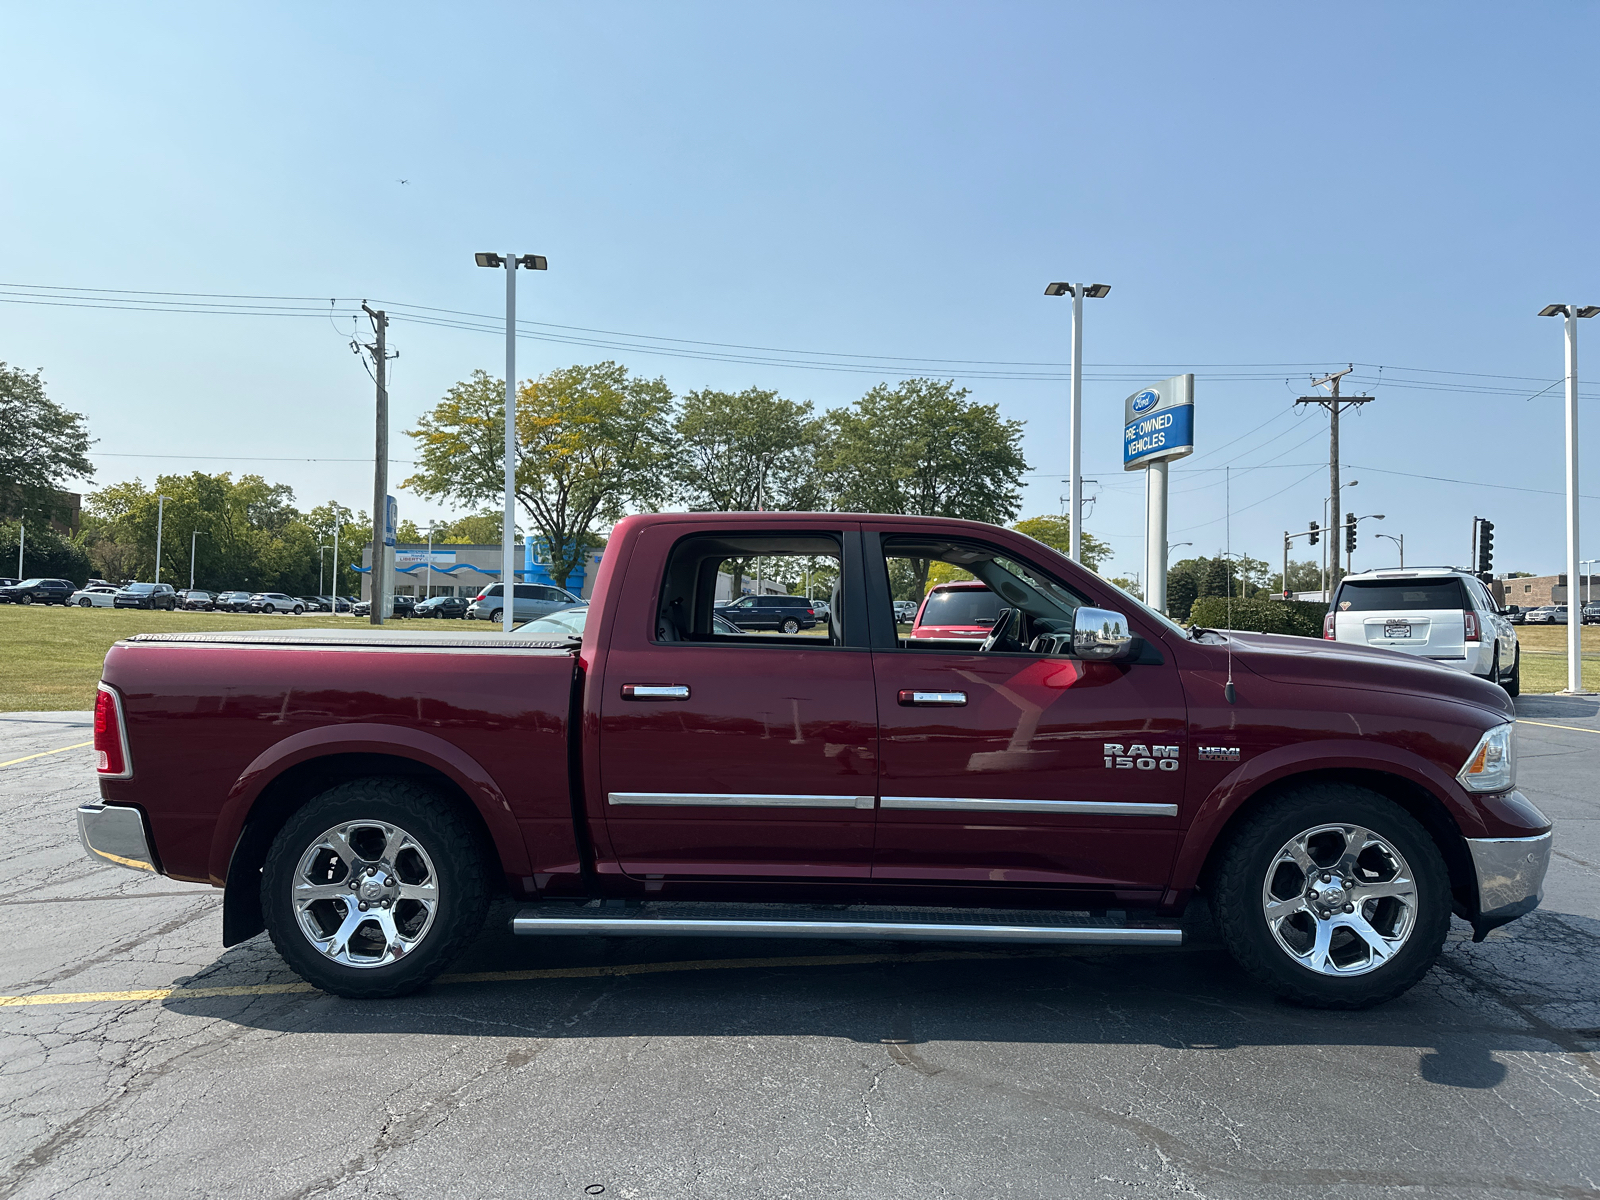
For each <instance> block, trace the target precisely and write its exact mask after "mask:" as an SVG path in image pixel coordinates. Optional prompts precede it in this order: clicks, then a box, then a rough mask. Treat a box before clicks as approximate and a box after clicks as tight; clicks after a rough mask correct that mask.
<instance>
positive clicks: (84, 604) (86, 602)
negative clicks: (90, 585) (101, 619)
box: [78, 596, 94, 608]
mask: <svg viewBox="0 0 1600 1200" xmlns="http://www.w3.org/2000/svg"><path fill="white" fill-rule="evenodd" d="M78 607H79V608H93V607H94V601H93V600H91V599H89V597H87V596H85V597H84V598H83V599H82V600H79V601H78Z"/></svg>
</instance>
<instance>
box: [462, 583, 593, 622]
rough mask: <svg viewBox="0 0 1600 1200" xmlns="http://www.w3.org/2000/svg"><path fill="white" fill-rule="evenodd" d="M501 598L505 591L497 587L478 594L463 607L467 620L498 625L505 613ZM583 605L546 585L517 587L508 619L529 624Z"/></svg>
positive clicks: (533, 584) (557, 589) (580, 601)
mask: <svg viewBox="0 0 1600 1200" xmlns="http://www.w3.org/2000/svg"><path fill="white" fill-rule="evenodd" d="M504 595H505V590H504V588H503V587H502V586H501V585H500V584H498V583H491V584H490V585H489V586H488V587H486V588H484V589H483V591H481V592H479V593H478V595H477V598H476V599H475V600H473V602H472V603H471V604H469V605H467V620H469V621H489V622H492V623H494V624H499V623H500V619H501V617H502V616H503V615H504V613H505V600H504V599H503V597H504ZM586 603H587V601H585V600H581V599H579V598H578V597H577V596H574V595H573V594H572V593H571V592H569V591H567V589H566V588H558V587H555V586H553V585H552V584H547V583H519V584H517V594H516V601H515V606H514V607H513V608H512V610H511V619H512V620H513V621H519V622H520V621H532V620H534V619H536V618H538V617H543V616H546V615H548V614H549V613H553V612H556V611H558V610H560V609H563V608H572V607H573V606H574V605H582V604H586Z"/></svg>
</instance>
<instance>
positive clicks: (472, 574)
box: [356, 542, 605, 600]
mask: <svg viewBox="0 0 1600 1200" xmlns="http://www.w3.org/2000/svg"><path fill="white" fill-rule="evenodd" d="M530 549H531V548H530V545H529V544H527V543H524V544H523V545H521V546H519V547H518V548H517V550H518V557H519V558H520V559H521V564H522V565H521V566H519V567H518V568H517V582H518V583H551V582H553V581H552V580H551V578H550V572H549V569H548V565H547V564H543V563H539V562H536V561H533V557H534V556H533V554H532V553H530ZM604 553H605V551H604V550H594V551H591V552H590V553H589V554H588V555H587V556H586V557H585V558H584V560H583V562H581V563H580V564H579V565H578V566H577V567H575V568H574V569H573V572H572V574H571V575H569V576H568V577H567V590H568V591H569V592H576V593H577V594H578V595H580V596H582V597H583V598H584V599H585V600H587V599H588V598H589V596H590V593H592V592H593V591H594V576H595V572H596V571H597V570H598V569H599V567H600V556H601V555H602V554H604ZM429 565H430V558H429V551H428V545H427V543H426V542H419V543H416V544H412V543H402V544H400V545H397V546H395V548H394V592H395V595H397V596H415V597H417V599H419V600H421V599H424V598H425V597H426V596H476V595H477V594H478V593H479V592H481V591H482V590H483V589H484V588H485V587H486V586H487V585H489V584H491V583H498V582H500V568H501V560H500V546H499V544H498V543H496V544H495V545H492V546H487V545H485V546H476V545H474V546H469V545H447V544H444V543H441V542H435V543H434V544H433V552H432V559H431V565H432V568H433V570H432V571H431V573H430V571H429V570H428V568H429ZM356 570H358V571H360V572H361V599H363V600H371V599H372V543H371V542H368V543H367V544H366V545H364V546H363V547H362V548H361V565H360V566H359V567H357V568H356ZM430 578H431V583H430Z"/></svg>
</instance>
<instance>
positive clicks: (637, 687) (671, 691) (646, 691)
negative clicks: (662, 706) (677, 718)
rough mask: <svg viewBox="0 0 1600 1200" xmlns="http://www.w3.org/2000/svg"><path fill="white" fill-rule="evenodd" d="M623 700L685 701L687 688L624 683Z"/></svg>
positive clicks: (685, 686) (667, 684)
mask: <svg viewBox="0 0 1600 1200" xmlns="http://www.w3.org/2000/svg"><path fill="white" fill-rule="evenodd" d="M622 698H623V699H624V700H687V699H688V698H689V687H688V685H687V684H682V683H625V684H623V685H622Z"/></svg>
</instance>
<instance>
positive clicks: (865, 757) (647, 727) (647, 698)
mask: <svg viewBox="0 0 1600 1200" xmlns="http://www.w3.org/2000/svg"><path fill="white" fill-rule="evenodd" d="M758 559H759V567H757V565H756V560H758ZM859 562H860V557H859V537H858V535H857V534H856V533H855V531H854V530H853V529H850V530H845V529H840V528H832V529H830V528H825V527H824V528H813V527H809V526H807V527H803V528H801V527H791V528H783V527H781V525H779V526H774V524H773V523H772V522H770V521H769V522H767V523H766V524H765V525H763V524H762V523H759V522H755V520H754V519H753V518H750V517H738V518H734V517H730V518H729V519H728V527H727V529H725V530H719V531H718V532H715V533H706V532H704V526H703V525H701V526H698V527H697V528H696V529H695V530H694V532H693V533H690V534H688V535H687V536H686V535H685V534H684V533H683V532H681V531H680V530H679V529H678V528H677V527H674V526H672V525H665V526H656V527H652V528H651V529H649V530H647V531H645V532H644V533H643V534H641V535H640V538H639V542H638V543H637V545H636V546H635V549H634V551H633V554H632V556H631V558H630V561H629V565H628V567H627V577H626V581H625V585H624V586H623V588H621V589H620V599H619V610H618V613H617V615H616V619H615V624H614V626H613V629H612V634H611V642H610V649H609V651H608V653H607V657H606V661H605V673H604V679H603V682H602V683H601V685H600V686H601V688H602V689H603V691H602V696H601V699H600V705H599V709H600V731H599V774H600V788H599V793H600V794H599V796H598V797H596V798H595V799H594V800H592V801H591V803H596V802H597V803H598V805H599V808H600V811H601V812H602V813H603V821H604V826H605V831H606V837H607V839H608V841H609V848H608V849H609V857H610V859H611V861H610V863H609V864H604V863H603V864H602V869H607V868H608V867H609V869H611V870H614V871H620V872H621V873H623V874H626V875H629V876H635V877H642V878H645V879H647V880H648V879H656V880H662V881H667V880H689V879H701V880H717V879H735V878H752V879H762V880H771V881H778V880H792V881H797V882H804V881H827V880H839V879H865V878H867V876H868V875H869V873H870V870H871V854H872V834H873V819H874V816H875V813H874V797H875V793H876V785H877V772H878V762H877V713H876V707H875V700H874V695H873V691H874V680H873V673H872V655H871V651H870V649H869V648H868V646H867V645H866V638H865V633H864V629H865V620H864V618H863V617H862V616H861V615H859V614H861V613H862V611H863V610H864V604H865V592H864V589H863V588H862V586H861V583H860V579H859ZM756 569H759V570H760V571H761V572H762V573H763V574H764V575H765V576H766V577H767V578H774V577H777V578H784V579H797V580H798V579H803V578H805V577H806V576H807V575H808V574H809V577H810V578H811V579H813V580H820V581H824V582H827V583H828V584H829V585H830V586H831V584H832V583H833V582H836V581H839V580H840V578H841V576H842V577H843V587H842V588H841V589H840V592H839V594H840V595H841V596H842V597H843V600H842V602H841V603H840V604H839V605H836V608H837V609H838V610H840V614H841V615H840V619H839V620H837V621H833V622H830V623H829V624H827V625H826V626H823V627H820V628H817V629H814V630H809V631H805V632H802V633H798V634H784V633H780V632H777V631H772V630H764V631H763V630H754V629H741V628H738V627H737V626H734V625H731V624H729V623H728V622H727V621H726V620H724V619H720V618H719V617H718V615H717V612H718V610H717V609H716V608H715V603H716V601H717V600H719V599H725V598H726V597H727V596H728V595H729V594H733V595H737V594H738V591H737V588H738V587H739V585H740V582H741V578H740V577H741V576H749V575H753V574H754V572H755V570H756ZM852 597H853V598H852ZM852 624H853V625H854V627H855V628H856V629H857V630H860V631H861V633H860V636H859V637H857V638H855V639H853V640H852V638H851V637H850V636H849V635H850V634H851V632H852ZM856 643H859V644H856ZM602 857H604V856H602Z"/></svg>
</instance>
